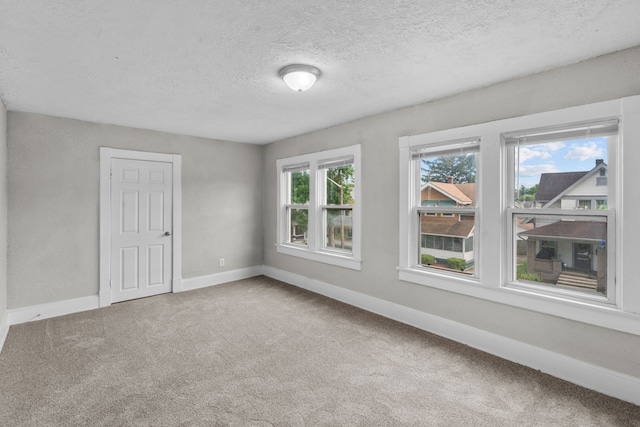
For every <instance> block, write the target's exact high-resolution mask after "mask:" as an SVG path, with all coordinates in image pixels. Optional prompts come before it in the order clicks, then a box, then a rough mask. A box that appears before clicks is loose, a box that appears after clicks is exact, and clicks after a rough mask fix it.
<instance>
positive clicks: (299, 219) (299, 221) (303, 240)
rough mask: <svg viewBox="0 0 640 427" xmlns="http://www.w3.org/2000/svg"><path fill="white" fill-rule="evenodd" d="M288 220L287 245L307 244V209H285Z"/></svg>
mask: <svg viewBox="0 0 640 427" xmlns="http://www.w3.org/2000/svg"><path fill="white" fill-rule="evenodd" d="M287 211H288V212H287V213H288V215H287V216H288V219H289V243H294V244H297V245H305V246H306V244H307V227H308V221H309V212H308V210H307V209H294V208H287Z"/></svg>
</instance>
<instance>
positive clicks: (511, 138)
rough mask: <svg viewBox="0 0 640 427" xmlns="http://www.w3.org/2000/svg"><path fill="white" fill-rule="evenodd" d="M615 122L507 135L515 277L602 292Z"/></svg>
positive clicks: (605, 284) (606, 276)
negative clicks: (510, 156) (511, 177)
mask: <svg viewBox="0 0 640 427" xmlns="http://www.w3.org/2000/svg"><path fill="white" fill-rule="evenodd" d="M616 133H617V121H610V122H603V123H594V124H587V125H575V126H570V125H568V126H567V128H566V129H562V130H558V129H554V130H550V131H548V132H545V131H538V132H533V133H532V134H521V135H508V136H506V138H505V140H506V144H507V146H508V147H509V149H510V150H511V155H512V158H513V183H514V185H513V188H514V189H515V191H514V197H513V203H512V206H513V210H512V221H513V225H514V230H515V231H514V233H513V239H514V245H513V246H514V254H513V256H514V264H515V274H514V275H515V277H514V279H515V281H516V282H521V283H528V284H535V285H540V286H546V287H549V288H550V289H556V290H565V291H571V292H580V293H585V294H595V295H603V296H606V295H607V288H608V283H609V271H610V270H611V268H610V267H611V266H609V255H610V254H609V246H610V245H609V244H608V243H609V239H608V235H609V227H610V219H611V209H612V208H613V206H612V205H611V203H610V195H611V188H610V186H611V183H610V182H609V183H607V182H606V177H607V168H608V165H607V156H608V151H609V149H608V148H609V144H611V143H614V140H615V135H616Z"/></svg>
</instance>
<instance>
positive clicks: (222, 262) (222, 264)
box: [218, 258, 224, 267]
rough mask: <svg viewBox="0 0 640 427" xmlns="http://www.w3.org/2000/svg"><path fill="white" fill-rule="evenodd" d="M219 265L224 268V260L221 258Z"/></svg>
mask: <svg viewBox="0 0 640 427" xmlns="http://www.w3.org/2000/svg"><path fill="white" fill-rule="evenodd" d="M218 264H220V267H224V258H220V259H219V260H218Z"/></svg>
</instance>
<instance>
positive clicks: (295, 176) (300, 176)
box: [291, 171, 309, 205]
mask: <svg viewBox="0 0 640 427" xmlns="http://www.w3.org/2000/svg"><path fill="white" fill-rule="evenodd" d="M291 203H294V204H297V205H304V204H306V203H309V172H307V171H300V172H292V173H291Z"/></svg>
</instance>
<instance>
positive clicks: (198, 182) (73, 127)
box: [0, 111, 263, 309]
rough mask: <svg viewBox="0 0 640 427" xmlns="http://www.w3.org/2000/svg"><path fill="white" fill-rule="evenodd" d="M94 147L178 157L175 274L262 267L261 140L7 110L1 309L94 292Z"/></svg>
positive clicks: (96, 236) (96, 160)
mask: <svg viewBox="0 0 640 427" xmlns="http://www.w3.org/2000/svg"><path fill="white" fill-rule="evenodd" d="M100 146H105V147H111V148H120V149H129V150H139V151H153V152H159V153H176V154H181V155H182V220H183V224H182V233H183V234H182V236H183V241H182V245H183V248H182V259H183V266H182V273H183V278H190V277H197V276H203V275H208V274H213V273H219V272H221V271H225V270H234V269H238V268H244V267H251V266H256V265H261V264H262V246H263V245H262V237H263V236H262V222H261V218H262V177H263V171H262V151H263V148H262V147H261V146H255V145H249V144H239V143H231V142H223V141H216V140H210V139H203V138H196V137H189V136H181V135H173V134H168V133H162V132H153V131H147V130H141V129H132V128H125V127H119V126H112V125H102V124H96V123H89V122H82V121H77V120H69V119H61V118H56V117H50V116H43V115H38V114H29V113H20V112H13V111H10V112H9V114H8V158H9V168H8V169H9V170H8V182H9V196H8V199H9V212H8V213H9V235H8V241H9V249H8V283H9V286H8V308H9V309H14V308H19V307H25V306H30V305H35V304H43V303H50V302H55V301H61V300H67V299H72V298H78V297H83V296H90V295H96V294H97V293H98V266H99V258H98V255H99V254H98V248H99V244H98V239H99V147H100ZM1 160H2V157H1V154H0V161H1ZM1 186H2V182H0V187H1ZM3 205H5V204H4V203H2V200H0V206H3ZM1 225H2V224H1V212H0V228H1ZM0 246H4V245H0ZM0 255H1V254H0ZM220 257H224V258H225V260H226V266H225V267H218V258H220Z"/></svg>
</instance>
